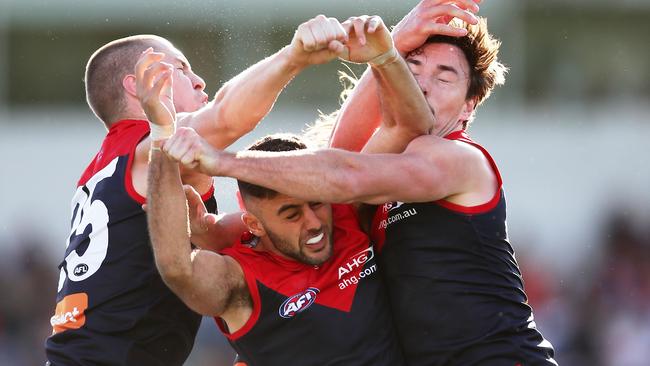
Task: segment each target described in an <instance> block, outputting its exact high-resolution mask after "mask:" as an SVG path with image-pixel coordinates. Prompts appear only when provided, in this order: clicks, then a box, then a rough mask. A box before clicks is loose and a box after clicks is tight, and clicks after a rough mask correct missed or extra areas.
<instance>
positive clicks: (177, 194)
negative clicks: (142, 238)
mask: <svg viewBox="0 0 650 366" xmlns="http://www.w3.org/2000/svg"><path fill="white" fill-rule="evenodd" d="M148 180H149V181H148V197H147V206H148V210H147V222H148V226H149V235H150V237H151V245H152V247H153V251H154V257H155V260H156V265H157V267H158V270H159V272H160V274H161V276H162V278H163V279H164V280H165V282H166V283H167V284H168V285H169V286H170V287H175V285H178V284H179V283H182V282H183V281H186V280H188V279H189V278H191V273H192V264H191V260H190V253H191V247H190V237H189V226H188V219H187V203H186V200H185V193H184V191H183V186H182V184H181V180H180V174H179V169H178V164H177V163H175V162H173V161H172V160H170V159H168V158H167V157H166V156H165V155H164V154H162V152H160V151H154V152H153V153H152V156H151V162H150V163H149V174H148Z"/></svg>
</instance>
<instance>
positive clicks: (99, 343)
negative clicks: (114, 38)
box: [46, 120, 214, 365]
mask: <svg viewBox="0 0 650 366" xmlns="http://www.w3.org/2000/svg"><path fill="white" fill-rule="evenodd" d="M148 133H149V126H148V123H147V122H146V121H134V120H125V121H120V122H118V123H116V124H115V125H113V126H112V127H111V129H110V130H109V132H108V135H107V136H106V138H105V140H104V142H103V144H102V147H101V149H100V151H99V152H98V154H97V155H96V156H95V159H94V160H93V161H92V162H91V163H90V165H89V166H88V168H87V169H86V171H85V172H84V174H83V175H82V177H81V179H80V180H79V183H78V187H77V190H76V192H75V195H74V197H73V199H72V205H71V210H72V219H71V231H70V236H69V238H68V242H67V247H66V251H65V258H64V260H63V261H62V262H61V263H60V265H59V268H60V275H59V282H58V293H57V307H56V312H55V315H54V316H53V317H52V319H51V323H52V327H53V334H52V335H51V336H50V337H49V338H48V339H47V341H46V353H47V357H48V360H49V361H50V362H51V364H53V365H59V364H65V365H70V364H74V365H76V364H79V365H86V364H87V365H94V364H102V365H136V364H138V365H163V364H164V365H181V364H182V363H183V362H184V361H185V359H186V358H187V356H188V355H189V352H190V351H191V349H192V345H193V342H194V337H195V335H196V331H197V329H198V326H199V323H200V320H201V317H200V316H199V315H198V314H196V313H194V312H193V311H191V310H189V309H188V308H187V307H186V306H185V305H184V304H183V303H182V302H181V301H180V300H179V299H178V298H177V297H176V296H175V295H174V294H173V293H172V292H171V291H170V290H169V289H168V288H167V287H166V286H165V284H164V283H163V281H162V279H161V278H160V275H159V274H158V271H157V270H156V267H155V262H154V258H153V253H152V250H151V247H150V243H149V234H148V231H147V221H146V215H145V212H144V211H143V210H142V208H141V205H142V204H143V203H144V200H145V199H144V197H142V196H140V195H139V194H138V193H137V192H136V191H135V189H134V187H133V183H132V181H131V173H130V172H131V165H132V164H133V159H134V154H135V149H136V146H137V145H138V143H139V142H140V141H141V140H142V139H143V138H145V137H146V136H147V134H148ZM213 205H214V202H213ZM213 209H214V207H213Z"/></svg>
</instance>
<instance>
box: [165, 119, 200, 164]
mask: <svg viewBox="0 0 650 366" xmlns="http://www.w3.org/2000/svg"><path fill="white" fill-rule="evenodd" d="M200 139H201V138H200V137H199V136H198V135H197V134H196V132H195V131H194V130H193V129H191V128H187V127H181V128H179V129H178V130H177V131H176V133H175V134H174V136H172V137H171V138H169V139H168V140H167V141H165V142H164V143H163V146H162V149H163V151H164V152H165V153H166V154H167V155H168V156H169V157H170V158H172V159H173V160H175V161H177V162H179V163H181V164H183V165H186V166H188V167H189V168H194V167H195V166H196V164H194V166H192V163H193V162H195V160H196V161H198V159H197V157H200V156H201V145H200Z"/></svg>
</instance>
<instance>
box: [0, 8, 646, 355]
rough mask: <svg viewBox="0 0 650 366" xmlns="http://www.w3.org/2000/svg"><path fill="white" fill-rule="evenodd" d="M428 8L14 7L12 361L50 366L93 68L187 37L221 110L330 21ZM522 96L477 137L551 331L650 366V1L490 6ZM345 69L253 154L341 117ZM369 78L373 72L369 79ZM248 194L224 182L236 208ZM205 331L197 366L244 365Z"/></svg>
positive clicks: (3, 19) (306, 78)
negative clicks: (125, 42)
mask: <svg viewBox="0 0 650 366" xmlns="http://www.w3.org/2000/svg"><path fill="white" fill-rule="evenodd" d="M415 4H417V1H399V2H398V1H389V0H359V1H343V0H329V1H302V0H285V1H282V2H272V1H263V0H238V1H216V0H212V1H210V0H206V1H201V2H192V1H182V0H181V1H178V0H174V1H172V0H158V1H155V2H154V1H148V2H137V3H134V2H133V1H127V0H112V1H102V2H99V1H90V0H87V1H73V0H57V1H45V0H0V156H1V157H2V164H3V166H4V168H2V173H1V178H0V293H3V294H5V295H4V296H3V297H2V298H1V299H0V364H2V365H36V364H42V363H43V362H44V359H45V358H44V352H43V342H44V339H45V338H46V337H47V336H48V334H49V333H50V332H51V327H50V325H49V318H50V317H51V316H52V315H53V311H54V304H55V296H56V283H57V273H58V271H57V264H58V263H59V261H60V260H61V258H62V256H63V253H64V249H65V237H66V235H67V232H68V231H69V225H70V222H69V215H70V213H69V205H70V203H69V202H70V199H71V197H72V194H73V192H74V189H75V184H76V181H77V179H78V178H79V175H80V174H81V171H82V170H83V169H84V168H85V166H86V165H87V164H88V162H89V161H90V159H91V158H92V156H94V154H95V153H96V151H97V149H98V147H99V144H100V142H101V140H102V139H103V137H104V134H105V132H106V131H105V129H104V127H103V125H102V124H101V123H100V122H99V120H97V119H95V117H94V116H93V115H92V113H91V112H90V110H89V109H88V108H87V107H86V104H85V97H84V91H83V83H82V77H83V71H84V66H85V63H86V61H87V59H88V57H89V56H90V55H91V54H92V52H93V51H94V50H96V49H97V48H99V47H100V46H102V45H103V44H105V43H106V42H108V41H111V40H113V39H116V38H119V37H123V36H127V35H132V34H138V33H154V34H158V35H161V36H164V37H167V38H169V39H170V40H172V41H173V42H174V43H175V45H176V46H177V47H178V48H179V49H181V50H182V51H183V52H184V53H185V54H186V56H187V57H188V59H189V60H190V62H191V63H192V66H193V68H194V70H195V71H196V73H197V74H199V75H201V76H202V77H203V78H204V79H205V80H206V82H207V85H208V87H207V91H208V92H209V94H211V95H213V94H214V93H215V92H216V91H217V90H218V88H219V87H220V86H221V85H222V84H223V83H224V82H225V81H227V80H229V79H230V78H231V77H233V76H235V75H236V74H237V73H239V72H241V71H243V70H244V69H245V68H247V67H248V66H250V65H252V64H253V63H255V62H256V61H258V60H260V59H262V58H264V57H266V56H268V55H270V54H272V53H273V52H275V51H276V50H278V49H279V48H281V47H282V46H284V45H286V44H288V43H289V42H290V40H291V37H292V36H293V32H294V30H295V28H296V27H297V26H298V25H299V24H300V23H301V22H303V21H304V20H307V19H309V18H311V17H313V16H315V15H317V14H319V13H323V14H326V15H328V16H335V17H338V18H339V19H341V20H344V19H346V18H347V17H349V16H352V15H359V14H378V15H381V16H382V17H383V19H384V21H385V23H386V24H389V25H394V24H396V23H397V22H398V21H399V19H401V17H402V16H403V15H405V14H406V13H407V12H408V11H409V10H410V9H411V8H412V7H413V6H415ZM481 15H483V16H486V17H487V18H488V22H489V24H490V29H491V32H492V33H493V34H495V35H496V36H497V37H498V38H500V39H501V40H502V41H503V46H502V50H501V54H500V57H501V59H502V62H504V63H505V64H506V65H508V67H509V68H510V72H509V75H508V78H507V82H506V85H505V86H504V87H501V88H499V89H497V90H496V91H495V93H494V94H493V96H492V97H491V98H490V99H489V100H488V101H487V102H486V103H485V104H484V105H483V106H482V107H480V108H479V110H478V113H477V118H476V120H475V122H474V124H473V125H472V126H471V129H470V133H471V134H472V136H473V137H474V138H475V139H476V140H478V141H480V142H481V143H482V144H483V145H484V146H486V147H487V148H488V150H490V151H491V153H492V154H493V156H494V157H495V159H496V161H497V163H498V164H499V167H500V169H501V172H502V175H503V177H504V181H505V189H506V194H507V197H508V205H509V217H508V221H509V223H508V224H509V230H510V231H509V233H510V237H511V241H512V243H513V245H514V247H515V250H516V254H517V259H518V261H519V262H520V265H521V267H522V269H523V272H524V280H525V283H526V288H527V291H528V295H529V298H530V302H531V304H532V305H533V308H534V310H535V316H536V319H537V324H538V327H539V328H540V329H541V331H542V332H543V333H544V335H545V336H546V337H547V338H548V339H549V340H550V341H551V342H552V343H553V345H554V346H555V349H556V354H557V360H558V361H559V362H560V363H561V364H566V365H603V366H605V365H617V366H632V365H644V366H645V365H648V364H649V362H650V305H649V304H650V265H648V263H650V147H649V146H650V145H649V144H648V138H649V137H650V124H649V123H648V116H649V115H650V104H649V103H648V101H649V99H650V71H649V70H650V47H648V44H649V43H648V35H650V22H648V18H650V2H648V1H647V0H619V1H615V2H614V1H606V0H581V1H578V0H575V1H571V2H567V1H560V0H546V1H515V0H484V1H483V4H482V5H481ZM346 69H347V68H346V67H345V66H343V65H342V64H341V63H339V62H334V63H332V64H329V65H324V66H319V67H315V68H312V69H310V70H308V71H306V72H304V73H303V74H302V75H300V76H299V77H298V78H296V79H295V80H294V81H293V83H292V84H291V85H290V86H289V87H288V88H287V89H286V90H285V92H284V93H283V94H282V96H281V97H280V98H279V100H278V102H277V104H276V107H275V109H274V111H273V112H272V113H271V114H270V115H269V116H268V117H267V118H266V119H265V120H264V121H263V122H262V124H261V125H260V126H259V128H258V129H256V130H255V131H254V132H253V134H251V135H250V136H246V137H245V138H243V139H242V140H241V141H240V142H238V143H237V144H235V145H234V146H233V147H232V148H231V149H232V150H237V149H240V148H242V147H244V146H245V145H247V144H248V143H250V142H252V141H253V140H254V139H256V138H257V137H260V136H262V135H264V134H267V133H269V132H278V131H289V132H300V131H301V130H303V129H304V127H305V125H306V124H307V123H311V122H313V121H314V120H315V119H316V117H317V116H318V111H319V110H320V111H323V112H326V113H327V112H332V111H334V110H335V109H337V108H338V106H339V104H338V103H339V101H338V94H339V92H340V90H341V86H340V84H339V81H338V78H337V75H336V71H337V70H346ZM351 71H352V72H354V73H356V74H357V75H360V74H361V72H362V71H363V69H362V68H359V67H353V68H352V69H351ZM234 191H235V185H234V183H233V181H231V180H229V179H218V180H217V192H218V200H219V205H220V208H221V209H222V210H224V211H232V210H234V209H235V208H236V203H235V199H234V195H233V193H234ZM231 359H232V352H231V351H230V349H229V346H228V345H227V344H226V342H225V341H224V338H223V337H222V336H221V334H220V333H219V331H218V330H217V328H216V327H215V326H214V324H213V322H212V321H211V320H209V319H206V321H205V322H204V324H203V326H202V328H201V332H200V334H199V337H198V339H197V342H196V345H195V348H194V351H193V353H192V355H191V357H190V359H189V360H188V362H187V364H188V365H228V364H229V362H230V360H231Z"/></svg>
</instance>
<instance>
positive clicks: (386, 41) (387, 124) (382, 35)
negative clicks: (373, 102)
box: [342, 16, 433, 153]
mask: <svg viewBox="0 0 650 366" xmlns="http://www.w3.org/2000/svg"><path fill="white" fill-rule="evenodd" d="M343 26H344V27H346V28H347V29H348V32H349V33H350V40H349V42H348V44H347V47H348V50H347V54H349V55H348V56H346V55H344V56H343V57H342V58H344V59H349V60H350V61H353V62H360V61H365V62H367V63H368V64H369V65H370V66H371V70H372V73H373V76H374V80H376V81H377V85H378V95H379V100H380V101H381V103H380V104H381V108H382V115H383V123H382V129H381V130H380V131H381V132H382V133H381V134H375V136H374V137H373V138H372V139H371V142H370V143H368V144H367V145H366V147H365V148H364V152H374V153H378V152H402V151H403V150H404V148H405V147H406V145H407V144H408V142H410V141H411V140H412V139H413V138H415V137H417V136H420V135H423V134H426V133H428V132H429V130H430V129H431V128H432V126H433V115H432V113H431V111H430V110H429V106H428V104H427V101H426V99H425V98H424V95H423V94H422V92H421V91H420V88H419V86H418V84H417V82H416V81H415V78H414V77H413V75H412V74H411V72H410V71H409V68H408V66H407V65H406V62H405V61H404V59H402V57H400V56H399V54H398V53H397V50H396V49H395V47H394V45H393V40H392V38H391V36H390V33H389V32H388V29H387V28H386V26H385V25H384V23H383V22H382V20H381V18H379V17H376V16H373V17H368V16H362V17H353V18H350V19H349V20H348V21H346V22H345V23H343ZM373 51H374V52H373ZM378 51H379V53H378ZM371 52H373V53H372V55H373V56H374V57H372V58H370V57H367V56H368V55H367V54H368V53H371ZM375 54H376V56H375ZM351 56H354V57H351ZM364 56H366V57H364Z"/></svg>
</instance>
